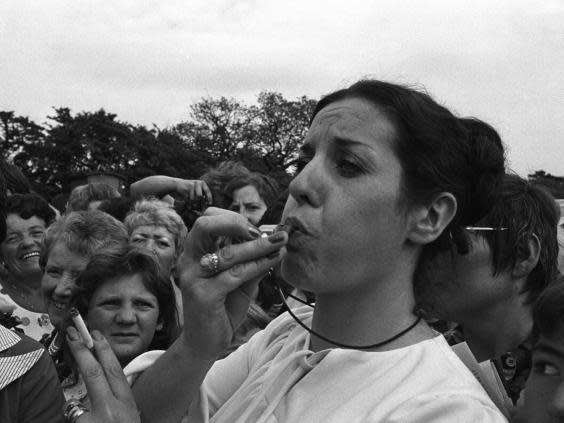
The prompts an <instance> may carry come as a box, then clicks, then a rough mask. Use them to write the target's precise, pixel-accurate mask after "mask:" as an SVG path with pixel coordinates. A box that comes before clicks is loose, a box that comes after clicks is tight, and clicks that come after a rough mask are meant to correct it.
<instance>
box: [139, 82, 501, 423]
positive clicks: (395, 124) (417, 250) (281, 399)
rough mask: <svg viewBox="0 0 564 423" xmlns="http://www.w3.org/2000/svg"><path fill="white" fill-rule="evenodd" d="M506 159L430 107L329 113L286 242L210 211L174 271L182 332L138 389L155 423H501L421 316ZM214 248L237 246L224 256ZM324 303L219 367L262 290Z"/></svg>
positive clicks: (316, 119) (372, 101)
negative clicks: (425, 289) (446, 258)
mask: <svg viewBox="0 0 564 423" xmlns="http://www.w3.org/2000/svg"><path fill="white" fill-rule="evenodd" d="M503 171H504V161H503V149H502V148H500V146H499V145H494V144H492V143H490V142H489V141H488V140H481V139H471V138H469V137H468V136H467V134H466V132H465V130H464V127H463V126H462V125H461V124H460V122H459V120H458V118H456V117H455V116H454V115H453V114H452V113H450V112H449V111H448V110H447V109H445V108H444V107H442V106H440V105H438V104H437V103H436V102H435V101H434V100H432V99H431V98H430V97H429V96H428V95H427V94H424V93H421V92H418V91H415V90H413V89H410V88H406V87H403V86H399V85H394V84H390V83H385V82H380V81H374V80H369V81H360V82H358V83H356V84H354V85H353V86H351V87H349V88H347V89H344V90H340V91H337V92H334V93H332V94H330V95H328V96H326V97H324V98H323V99H322V100H321V101H320V102H319V103H318V105H317V107H316V109H315V111H314V114H313V118H312V120H311V125H310V128H309V131H308V134H307V136H306V138H305V140H304V143H303V146H302V147H301V158H300V164H299V169H298V174H297V175H296V177H295V179H294V180H293V181H292V183H291V185H290V189H289V197H288V200H287V203H286V206H285V210H284V213H283V217H282V225H283V226H282V228H283V230H282V231H279V232H275V233H273V234H272V235H270V236H268V237H266V238H263V237H261V236H260V233H259V232H258V231H257V230H256V229H255V228H254V227H253V226H252V225H250V224H249V223H248V221H247V219H245V218H244V217H242V216H240V215H238V214H236V213H232V212H229V211H225V210H220V209H214V208H210V209H208V210H207V211H206V212H205V215H204V216H203V217H201V218H200V219H198V220H197V222H196V224H195V225H194V227H193V229H192V231H191V233H190V234H189V236H188V239H187V243H186V247H185V249H184V254H183V256H182V257H181V259H180V264H179V270H180V283H181V289H182V292H183V301H184V319H185V322H186V323H185V325H184V328H183V330H182V333H181V335H180V337H179V338H178V339H177V340H176V342H175V343H174V344H173V345H172V346H171V347H170V348H169V349H168V350H167V351H166V352H165V353H164V354H162V356H161V357H160V358H159V359H158V360H157V361H156V362H155V363H154V364H153V365H152V366H151V367H149V368H147V369H146V370H145V371H144V372H143V373H142V374H141V376H140V377H139V378H138V379H137V381H136V383H135V384H134V385H133V392H134V395H135V398H136V401H137V405H138V407H139V408H140V409H141V416H142V419H143V421H146V422H153V421H159V422H175V423H176V422H179V421H180V420H181V419H182V418H183V417H186V420H187V421H197V422H200V421H210V422H211V421H213V422H361V421H362V422H366V421H369V422H384V421H385V422H449V423H450V422H453V421H456V422H478V421H479V422H503V421H505V420H504V417H503V416H502V415H501V414H500V413H499V411H498V410H497V409H496V408H495V406H494V405H493V403H492V402H491V401H490V400H489V398H488V396H487V394H486V393H485V392H484V391H483V390H482V388H481V387H480V385H479V383H478V382H477V381H476V380H475V379H474V377H473V376H472V374H470V372H469V371H468V370H467V369H466V368H465V366H464V364H462V363H461V362H460V361H459V360H458V358H457V357H456V356H455V355H454V353H453V352H452V351H451V350H450V348H449V347H448V345H447V343H446V342H445V340H444V339H443V338H442V337H441V336H439V335H437V334H436V333H435V332H434V331H433V330H431V329H430V328H429V326H427V324H426V323H425V322H424V321H423V320H421V318H420V317H419V316H418V315H417V313H415V311H414V305H415V301H414V297H413V289H412V283H413V278H414V273H415V272H416V271H417V268H418V265H419V263H420V262H421V261H422V260H426V258H427V257H428V256H429V255H432V253H433V251H437V250H438V249H441V248H446V247H447V246H448V245H450V243H456V244H457V245H458V244H464V243H465V242H466V240H465V235H464V229H463V228H464V226H467V225H469V224H470V222H475V221H476V219H477V216H480V215H481V214H482V213H484V212H485V211H486V210H482V208H485V207H486V205H487V204H489V203H491V202H488V201H474V200H475V199H474V196H477V195H480V196H482V197H483V196H484V195H486V194H484V189H485V190H486V192H491V195H495V187H497V186H498V185H499V181H500V180H501V177H502V174H503ZM220 237H230V238H232V239H241V240H242V241H243V242H241V243H238V244H231V245H226V246H223V247H221V248H220V249H217V240H218V239H219V238H220ZM280 261H281V269H282V275H283V277H284V279H285V280H286V281H287V282H288V283H290V284H292V285H294V286H295V287H296V288H299V289H302V290H305V291H312V292H314V293H315V297H316V304H315V307H310V306H304V307H303V308H298V309H295V310H294V312H293V313H294V316H292V315H290V314H288V313H286V314H283V315H282V316H280V317H278V318H277V319H275V320H274V321H273V322H271V323H270V324H269V326H267V328H266V329H265V330H264V331H262V332H259V333H258V334H256V335H255V336H254V337H253V338H251V340H250V341H249V342H248V343H246V344H245V345H243V346H242V347H240V348H239V349H238V350H236V351H235V352H234V353H232V354H231V355H230V356H228V357H227V358H226V359H224V360H220V361H217V362H216V358H217V356H218V355H219V354H220V353H221V352H222V351H223V350H224V349H225V348H226V347H227V346H228V345H229V343H230V341H231V338H232V335H233V332H234V330H235V329H236V328H237V325H238V324H239V323H240V321H241V319H243V318H244V316H245V312H246V310H247V307H248V305H249V299H250V298H252V297H253V293H254V291H255V290H256V289H257V284H258V282H259V280H260V278H261V277H263V276H264V274H265V273H266V272H267V271H268V269H269V268H271V267H273V266H275V265H276V264H278V263H279V262H280Z"/></svg>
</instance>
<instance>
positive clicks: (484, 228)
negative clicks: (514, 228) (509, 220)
mask: <svg viewBox="0 0 564 423" xmlns="http://www.w3.org/2000/svg"><path fill="white" fill-rule="evenodd" d="M464 229H466V230H467V231H506V230H507V228H503V227H501V228H493V227H491V226H466V227H465V228H464Z"/></svg>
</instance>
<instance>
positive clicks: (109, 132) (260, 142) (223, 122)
mask: <svg viewBox="0 0 564 423" xmlns="http://www.w3.org/2000/svg"><path fill="white" fill-rule="evenodd" d="M314 106H315V101H314V100H311V99H308V98H307V97H300V98H298V99H296V100H287V99H285V98H284V97H283V96H282V94H280V93H276V92H268V91H265V92H261V93H260V94H259V95H258V98H257V104H255V105H250V106H248V105H245V104H242V103H241V102H239V101H237V100H235V99H228V98H225V97H221V98H219V99H213V98H203V99H202V100H201V101H199V102H197V103H195V104H193V105H191V106H190V113H189V116H188V118H187V120H185V121H183V122H180V123H178V124H177V125H174V126H172V127H170V128H165V129H160V128H157V127H153V128H146V127H144V126H142V125H131V124H129V123H126V122H122V121H119V120H118V119H117V116H116V115H115V114H112V113H108V112H106V111H105V110H103V109H100V110H98V111H95V112H80V113H78V114H72V113H71V111H70V109H68V108H65V107H61V108H55V109H54V113H53V115H52V116H49V117H48V122H47V123H46V124H44V125H43V126H41V125H38V124H36V123H35V122H33V121H31V120H30V119H29V118H27V117H23V116H17V115H16V114H15V113H14V112H13V111H4V112H0V144H1V145H2V156H3V158H5V159H6V160H8V161H9V162H13V163H14V164H16V165H17V166H19V167H20V168H21V169H22V171H23V172H24V173H25V174H26V175H27V176H28V178H29V179H30V180H31V181H32V183H33V185H34V187H35V189H36V190H37V191H38V192H40V193H42V194H44V195H46V196H47V197H52V196H54V195H55V194H57V193H60V192H68V190H69V185H70V181H71V179H72V178H73V177H75V176H78V175H83V174H85V173H86V174H87V173H93V172H111V173H117V174H120V175H121V176H123V177H124V178H125V179H126V181H127V182H128V183H131V182H134V181H135V180H138V179H140V178H143V177H145V176H149V175H154V174H162V175H169V176H176V177H182V178H187V179H197V178H198V177H199V176H200V175H202V174H203V173H204V172H205V171H206V170H208V169H209V168H211V167H215V166H216V165H218V164H219V163H220V162H222V161H225V160H238V161H241V162H243V163H244V164H245V165H246V166H247V167H248V168H249V169H251V170H254V171H260V172H263V173H266V174H270V175H272V176H274V177H276V178H277V179H278V180H279V182H281V184H282V185H285V184H286V183H287V181H288V180H289V178H290V174H291V172H292V170H293V164H294V163H295V159H296V154H297V148H298V145H299V143H301V141H302V140H303V138H304V136H305V132H306V129H307V127H308V123H309V116H310V115H311V112H312V110H313V107H314Z"/></svg>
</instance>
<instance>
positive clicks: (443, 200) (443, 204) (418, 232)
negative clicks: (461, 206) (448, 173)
mask: <svg viewBox="0 0 564 423" xmlns="http://www.w3.org/2000/svg"><path fill="white" fill-rule="evenodd" d="M456 210H457V203H456V198H454V195H452V194H451V193H450V192H441V193H440V194H438V195H437V196H435V198H434V199H433V201H431V202H430V203H427V204H425V205H420V206H414V207H413V209H412V210H411V211H410V212H409V219H410V224H409V233H408V234H407V239H408V240H410V241H411V242H413V243H414V244H429V243H431V242H433V241H434V240H436V239H437V238H438V237H439V236H440V235H441V233H442V232H443V231H444V230H445V228H446V227H447V225H448V224H449V223H450V222H451V221H452V219H453V218H454V216H455V215H456Z"/></svg>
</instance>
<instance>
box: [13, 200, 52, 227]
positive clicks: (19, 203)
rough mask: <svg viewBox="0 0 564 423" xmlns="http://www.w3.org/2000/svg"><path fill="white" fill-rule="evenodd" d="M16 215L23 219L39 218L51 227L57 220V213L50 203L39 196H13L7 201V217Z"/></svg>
mask: <svg viewBox="0 0 564 423" xmlns="http://www.w3.org/2000/svg"><path fill="white" fill-rule="evenodd" d="M9 214H16V215H18V216H20V217H21V218H22V219H29V218H30V217H32V216H36V217H39V218H40V219H43V221H44V222H45V226H49V225H50V224H51V223H53V221H54V220H55V217H56V216H55V212H54V211H53V209H52V208H51V207H50V206H49V203H47V201H45V200H44V199H43V198H42V197H40V196H39V195H37V194H13V195H9V196H8V198H7V199H6V215H9Z"/></svg>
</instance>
